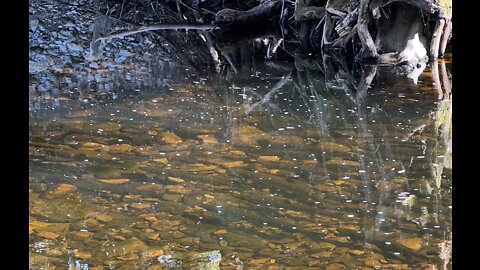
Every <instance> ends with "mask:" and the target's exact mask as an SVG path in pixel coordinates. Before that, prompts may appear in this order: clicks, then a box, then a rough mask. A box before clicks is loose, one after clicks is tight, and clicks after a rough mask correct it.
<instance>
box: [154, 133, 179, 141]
mask: <svg viewBox="0 0 480 270" xmlns="http://www.w3.org/2000/svg"><path fill="white" fill-rule="evenodd" d="M157 142H158V143H160V144H177V143H181V142H182V138H180V137H178V136H177V135H176V134H175V133H173V132H159V133H158V135H157Z"/></svg>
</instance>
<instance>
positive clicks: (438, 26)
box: [429, 17, 445, 61]
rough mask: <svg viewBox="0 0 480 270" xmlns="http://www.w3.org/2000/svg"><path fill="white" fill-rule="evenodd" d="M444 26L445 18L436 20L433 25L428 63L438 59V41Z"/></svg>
mask: <svg viewBox="0 0 480 270" xmlns="http://www.w3.org/2000/svg"><path fill="white" fill-rule="evenodd" d="M444 26H445V18H438V17H437V21H436V23H435V29H434V30H433V37H432V41H431V43H430V55H429V57H430V61H435V60H437V58H438V52H439V48H440V40H441V38H442V33H443V27H444Z"/></svg>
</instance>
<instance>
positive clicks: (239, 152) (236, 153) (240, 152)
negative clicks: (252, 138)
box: [230, 150, 247, 157]
mask: <svg viewBox="0 0 480 270" xmlns="http://www.w3.org/2000/svg"><path fill="white" fill-rule="evenodd" d="M230 154H232V155H234V156H239V157H246V156H247V154H246V153H245V152H243V151H240V150H231V151H230Z"/></svg>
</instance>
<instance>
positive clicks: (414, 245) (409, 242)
mask: <svg viewBox="0 0 480 270" xmlns="http://www.w3.org/2000/svg"><path fill="white" fill-rule="evenodd" d="M396 243H397V244H399V245H400V246H403V247H406V248H408V249H410V250H414V251H418V250H420V249H421V248H422V239H421V238H419V237H411V238H405V239H399V240H397V241H396Z"/></svg>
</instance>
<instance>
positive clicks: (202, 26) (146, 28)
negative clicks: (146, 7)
mask: <svg viewBox="0 0 480 270" xmlns="http://www.w3.org/2000/svg"><path fill="white" fill-rule="evenodd" d="M215 28H216V26H215V25H210V24H188V23H178V24H155V25H146V26H140V27H137V28H135V29H134V30H130V31H125V32H121V33H116V34H110V35H106V36H103V37H99V38H97V39H96V40H95V42H97V41H100V40H108V39H113V38H122V37H125V36H130V35H134V34H138V33H143V32H148V31H155V30H179V29H183V30H212V29H215Z"/></svg>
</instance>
